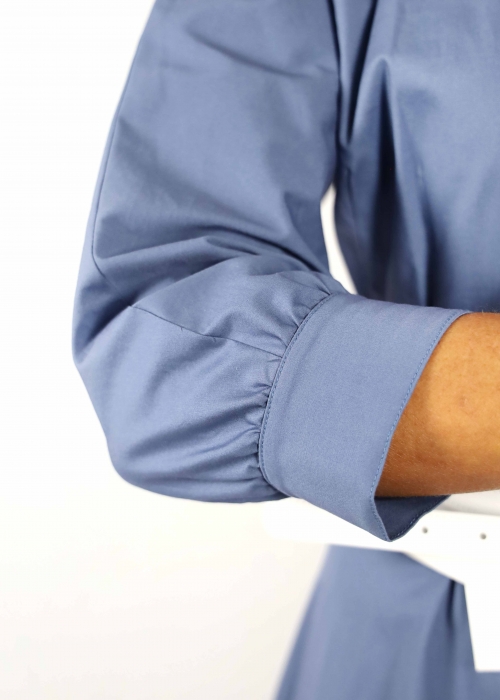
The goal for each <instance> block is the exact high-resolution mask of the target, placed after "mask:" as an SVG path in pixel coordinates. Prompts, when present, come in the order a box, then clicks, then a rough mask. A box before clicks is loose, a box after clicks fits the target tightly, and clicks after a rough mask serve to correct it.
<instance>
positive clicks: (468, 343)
mask: <svg viewBox="0 0 500 700" xmlns="http://www.w3.org/2000/svg"><path fill="white" fill-rule="evenodd" d="M498 488H500V314H486V313H485V314H483V313H476V314H468V315H465V316H461V317H460V318H459V319H458V320H457V321H455V322H454V323H453V324H452V325H451V326H450V328H449V329H448V331H447V332H446V333H445V334H444V336H443V337H442V338H441V341H440V342H439V344H438V346H437V347H436V349H435V350H434V352H433V354H432V356H431V358H430V359H429V361H428V363H427V365H426V367H425V370H424V372H423V373H422V375H421V377H420V379H419V381H418V383H417V386H416V387H415V390H414V392H413V394H412V397H411V398H410V401H409V402H408V404H407V406H406V409H405V411H404V412H403V415H402V416H401V419H400V421H399V423H398V426H397V428H396V431H395V433H394V436H393V439H392V442H391V446H390V449H389V453H388V456H387V460H386V463H385V467H384V471H383V473H382V477H381V480H380V483H379V486H378V489H377V496H421V495H438V494H452V493H466V492H469V491H487V490H491V489H498Z"/></svg>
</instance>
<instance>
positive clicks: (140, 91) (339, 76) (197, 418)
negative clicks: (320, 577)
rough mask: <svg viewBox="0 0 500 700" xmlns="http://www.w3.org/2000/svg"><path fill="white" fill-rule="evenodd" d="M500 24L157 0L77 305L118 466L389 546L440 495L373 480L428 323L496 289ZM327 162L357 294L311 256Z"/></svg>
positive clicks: (375, 5) (448, 16)
mask: <svg viewBox="0 0 500 700" xmlns="http://www.w3.org/2000/svg"><path fill="white" fill-rule="evenodd" d="M499 30H500V5H498V4H497V2H496V0H495V1H494V0H484V1H483V2H481V3H477V2H475V1H473V0H419V2H415V0H398V1H396V0H384V1H383V2H382V1H381V0H380V1H379V2H375V0H333V2H330V0H307V2H305V0H157V2H156V4H155V6H154V8H153V11H152V14H151V17H150V19H149V22H148V24H147V27H146V29H145V32H144V34H143V37H142V39H141V42H140V45H139V47H138V50H137V54H136V57H135V60H134V64H133V66H132V69H131V72H130V75H129V79H128V82H127V85H126V87H125V90H124V92H123V96H122V99H121V102H120V105H119V107H118V110H117V113H116V115H115V119H114V122H113V125H112V129H111V132H110V136H109V139H108V144H107V147H106V153H105V156H104V159H103V163H102V167H101V172H100V175H99V180H98V184H97V188H96V193H95V197H94V203H93V207H92V213H91V216H90V219H89V226H88V231H87V236H86V240H85V246H84V251H83V257H82V263H81V268H80V275H79V280H78V288H77V293H76V300H75V313H74V335H73V349H74V358H75V362H76V364H77V367H78V369H79V371H80V373H81V375H82V377H83V380H84V382H85V385H86V387H87V389H88V392H89V394H90V397H91V399H92V402H93V404H94V407H95V410H96V412H97V414H98V416H99V419H100V421H101V424H102V427H103V430H104V433H105V435H106V439H107V443H108V447H109V452H110V456H111V459H112V462H113V464H114V466H115V468H116V469H117V471H118V472H119V473H120V474H121V475H122V476H123V478H125V479H127V480H128V481H130V482H131V483H133V484H136V485H138V486H141V487H143V488H147V489H150V490H153V491H157V492H159V493H163V494H168V495H170V496H176V497H182V498H192V499H200V500H207V501H233V502H244V501H260V500H268V499H277V498H283V497H285V496H286V495H292V496H297V497H300V498H304V499H307V500H309V501H310V502H312V503H315V504H317V505H319V506H321V507H323V508H325V509H326V510H329V511H330V512H332V513H335V514H337V515H339V516H341V517H342V518H345V519H346V520H349V521H350V522H352V523H355V524H356V525H358V526H360V527H362V528H364V529H366V530H367V531H369V532H371V533H373V534H374V535H376V536H377V537H380V538H382V539H385V540H392V539H394V538H396V537H399V536H400V535H402V534H403V533H404V532H405V531H406V530H407V529H408V528H409V527H411V526H412V525H413V524H414V523H415V522H416V520H417V519H418V518H419V517H420V515H422V514H423V513H424V512H426V511H427V510H429V509H430V508H432V507H434V506H435V505H436V504H437V503H439V502H440V500H442V499H439V498H414V499H376V498H374V493H375V489H376V486H377V483H378V480H379V477H380V473H381V470H382V468H383V464H384V460H385V456H386V453H387V449H388V446H389V443H390V438H391V436H392V434H393V431H394V429H395V427H396V425H397V422H398V419H399V417H400V415H401V412H402V410H403V409H404V406H405V405H406V402H407V401H408V399H409V397H410V395H411V392H412V390H413V388H414V386H415V384H416V381H417V380H418V377H419V376H420V374H421V372H422V370H423V368H424V367H425V363H426V362H427V360H428V358H429V356H430V354H431V352H432V350H433V348H434V347H435V345H436V344H437V342H438V341H439V339H440V338H441V336H442V334H443V333H444V332H445V331H446V329H447V328H448V327H449V325H450V324H451V323H452V322H453V321H454V320H455V319H456V318H457V317H458V316H459V315H460V314H462V313H466V312H467V311H469V310H480V309H482V310H498V309H499V307H500V275H499V261H500V235H499V233H498V231H499V224H498V221H499V220H500V217H499V213H500V212H499V208H500V207H499V204H498V203H499V202H500V191H499V190H500V179H499V178H498V162H499V160H498V156H499V146H500V129H499V128H498V108H499V105H500V83H499V81H498V75H500V65H499V64H500V46H499V39H498V37H499V36H500V32H499ZM331 182H334V184H335V187H336V190H337V204H336V223H337V229H338V233H339V238H340V242H341V245H342V249H343V251H344V254H345V256H346V260H347V262H348V265H349V268H350V270H351V273H352V275H353V278H354V281H355V283H356V286H357V289H358V291H359V295H352V294H349V293H347V292H346V290H345V289H343V288H342V286H341V285H340V284H339V283H338V282H336V281H335V280H334V279H333V278H332V277H331V275H330V273H329V271H328V263H327V257H326V251H325V247H324V242H323V236H322V227H321V219H320V201H321V198H322V196H323V194H324V193H325V191H326V189H327V188H328V186H329V185H330V183H331ZM364 554H366V553H358V554H357V555H356V556H358V557H361V560H362V557H363V556H364ZM366 556H368V555H367V554H366ZM370 557H372V559H373V557H375V558H376V557H377V555H373V554H370ZM361 560H360V561H361ZM367 561H368V560H367ZM386 561H388V559H387V555H385V558H383V559H380V566H382V567H383V562H386ZM398 561H399V560H398ZM354 568H355V567H354ZM396 569H397V567H396ZM352 571H353V567H351V568H349V567H346V571H345V576H346V577H347V578H346V579H345V580H346V581H348V579H349V577H350V576H352V575H353V574H352ZM423 571H425V574H422V576H426V575H429V574H428V572H427V570H425V569H423ZM338 575H339V576H341V574H338ZM405 575H406V574H405V573H404V572H402V573H398V574H397V577H396V578H395V579H394V585H395V586H398V585H400V586H401V587H402V588H401V591H400V592H401V595H403V591H404V590H406V583H405ZM432 580H436V579H435V578H434V579H432ZM397 581H400V583H399V584H398V583H397ZM332 585H333V584H332ZM366 585H369V582H368V581H366ZM374 585H377V584H374ZM438 588H439V587H438ZM438 588H435V590H438ZM432 589H433V587H432V585H430V587H429V590H432ZM331 600H332V601H336V602H335V603H334V602H332V603H331V604H332V605H338V606H340V607H339V609H338V611H337V612H339V614H341V612H342V600H341V596H340V595H339V598H338V600H337V597H336V596H335V595H333V596H332V598H331ZM412 600H413V599H412V597H411V595H410V594H408V605H410V606H411V605H412V604H414V603H415V601H413V602H412ZM415 604H417V603H415ZM418 604H420V603H418ZM363 619H364V621H365V623H366V625H368V627H369V629H370V630H371V632H370V634H371V635H372V638H373V640H376V639H377V635H378V625H379V622H378V621H377V618H376V616H374V618H373V620H370V618H369V614H368V613H366V615H365V616H364V618H363ZM422 619H423V618H422ZM325 620H326V617H325ZM325 624H327V622H325ZM402 624H404V621H402ZM422 624H423V625H425V624H426V623H425V621H424V619H423V621H422ZM370 625H371V627H370ZM304 634H306V632H304ZM311 634H312V635H313V636H312V637H311V639H312V643H314V639H315V636H314V635H315V634H316V632H314V633H313V632H311ZM456 634H459V635H462V636H463V637H464V639H467V638H468V637H467V635H468V629H467V628H466V627H465V626H464V625H463V624H462V625H461V626H460V625H459V626H458V627H457V630H456ZM317 639H318V644H320V643H321V640H320V636H318V637H317ZM395 643H396V642H395ZM305 647H306V645H305V642H304V638H303V637H301V640H300V641H299V646H298V647H297V649H298V651H297V652H296V656H295V658H297V655H299V656H300V653H301V652H300V649H301V648H304V649H305ZM304 653H305V654H307V652H306V651H304ZM366 653H367V654H368V653H369V652H368V651H366ZM382 656H383V655H382ZM388 658H389V656H388ZM447 658H448V657H447ZM449 659H450V661H449V663H450V664H452V663H454V660H453V658H452V657H449ZM360 663H361V664H363V665H364V664H365V661H364V659H363V658H362V659H360ZM467 663H469V662H467ZM301 668H302V669H303V673H304V674H305V675H304V676H303V679H304V678H305V679H306V681H307V674H308V671H307V668H308V665H307V663H304V664H302V666H301ZM421 672H422V673H423V674H424V675H425V673H426V669H425V667H422V668H421ZM467 673H469V674H474V671H473V669H472V666H470V664H469V666H468V667H467ZM303 679H302V680H301V681H300V682H299V681H298V680H297V687H299V686H300V687H303V686H302V685H300V684H301V683H302V682H303ZM387 682H388V683H389V681H387ZM336 683H338V688H336V689H335V692H334V691H333V690H332V697H338V698H342V700H351V697H352V700H355V698H354V697H353V696H352V695H350V694H349V693H348V690H347V688H348V687H349V686H348V685H342V684H343V681H342V677H341V674H340V675H338V676H337V680H336ZM317 687H318V688H320V687H323V686H321V684H319V685H318V686H317ZM495 687H496V688H498V693H497V696H496V697H500V682H498V685H496V686H495ZM394 688H396V686H394ZM283 692H284V693H285V695H284V696H283V697H288V696H287V695H286V693H287V692H289V693H291V692H292V691H291V690H288V691H285V690H284V691H283ZM325 692H326V691H325ZM412 692H413V691H412ZM416 692H417V691H415V693H416ZM321 693H323V694H321ZM391 693H392V694H391ZM395 693H396V690H393V689H392V687H391V685H390V683H389V685H386V686H384V687H383V688H382V686H381V687H380V688H377V687H376V685H375V686H374V687H373V694H372V695H371V696H370V697H371V698H372V699H373V700H379V698H380V700H382V699H383V700H392V698H393V697H394V700H396V698H397V699H398V700H401V698H402V697H403V696H401V695H400V694H399V695H398V694H395ZM415 693H414V694H413V695H411V694H410V695H408V696H407V697H408V698H409V699H410V698H411V700H413V698H417V697H418V699H419V700H420V698H422V700H424V697H425V696H423V695H415ZM290 697H295V696H293V695H290ZM297 697H298V696H297ZM300 697H304V698H305V697H308V699H310V700H316V698H317V700H323V699H324V698H325V699H326V697H329V696H328V695H325V693H324V692H323V691H321V692H320V691H319V690H318V694H317V695H304V696H300ZM450 697H452V698H455V695H450ZM456 697H457V698H460V700H462V697H465V696H462V695H460V696H459V695H457V696H456ZM475 697H478V698H479V696H477V695H476V696H475ZM484 698H488V700H489V698H490V696H489V695H484ZM356 700H358V698H356ZM480 700H482V697H481V698H480Z"/></svg>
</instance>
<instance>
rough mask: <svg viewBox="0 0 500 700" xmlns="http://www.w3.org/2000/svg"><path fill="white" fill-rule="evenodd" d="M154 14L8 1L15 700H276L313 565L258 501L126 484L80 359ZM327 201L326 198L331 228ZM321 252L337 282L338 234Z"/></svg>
mask: <svg viewBox="0 0 500 700" xmlns="http://www.w3.org/2000/svg"><path fill="white" fill-rule="evenodd" d="M150 6H151V2H150V0H71V2H69V1H68V0H24V1H22V0H2V2H1V5H0V87H1V93H0V94H1V98H0V104H1V108H0V125H1V129H0V187H1V206H0V226H1V229H0V230H1V244H2V256H1V274H0V286H1V289H0V291H1V299H2V321H3V322H2V331H3V332H2V337H3V341H2V345H1V356H0V357H1V363H0V367H1V387H2V399H3V400H2V403H1V426H2V431H1V434H2V437H1V440H0V528H1V535H0V697H1V698H5V699H6V700H7V699H8V700H114V699H116V700H139V699H140V700H160V699H161V700H170V699H172V700H201V699H203V700H235V699H236V698H237V699H238V700H268V699H269V700H270V698H271V697H272V696H273V693H274V690H275V688H276V684H277V682H278V679H279V675H280V673H281V670H282V665H283V663H284V660H285V658H286V655H287V653H288V651H289V648H290V645H291V643H292V641H293V635H294V633H295V630H296V628H297V625H298V623H299V619H300V616H301V614H302V611H303V608H304V605H305V603H306V600H307V595H308V592H309V590H310V586H311V584H312V581H313V579H314V576H315V573H316V571H317V568H318V566H319V563H320V561H321V556H322V549H321V547H319V546H315V545H305V544H295V543H285V542H276V541H273V540H272V539H271V538H270V537H269V536H268V535H267V534H266V533H265V532H264V530H263V528H262V524H261V520H260V512H259V506H250V505H248V506H232V505H207V504H200V503H192V502H185V501H177V500H173V499H169V498H164V497H161V496H158V495H155V494H151V493H148V492H144V491H140V490H139V489H135V488H134V487H132V486H130V485H128V484H126V483H125V482H123V481H122V480H121V479H120V478H119V477H118V476H117V475H116V474H115V472H114V471H113V469H112V467H111V464H110V462H109V459H108V456H107V452H106V448H105V442H104V438H103V435H102V432H101V429H100V427H99V424H98V422H97V418H96V417H95V415H94V412H93V409H92V407H91V404H90V401H89V399H88V398H87V395H86V393H85V390H84V388H83V384H82V383H81V381H80V378H79V376H78V374H77V372H76V369H75V368H74V366H73V364H72V360H71V350H70V323H71V313H72V304H73V294H74V287H75V282H76V276H77V270H78V264H79V258H80V252H81V248H82V244H83V235H84V229H85V224H86V219H87V216H88V213H89V209H90V202H91V197H92V192H93V188H94V183H95V180H96V177H97V170H98V166H99V162H100V159H101V154H102V151H103V148H104V142H105V138H106V135H107V131H108V128H109V125H110V121H111V118H112V115H113V112H114V109H115V107H116V104H117V102H118V99H119V96H120V93H121V90H122V86H123V84H124V81H125V78H126V75H127V72H128V68H129V65H130V62H131V60H132V57H133V53H134V51H135V46H136V43H137V40H138V38H139V35H140V33H141V31H142V27H143V25H144V22H145V20H146V17H147V14H148V12H149V10H150ZM331 207H332V195H331V193H329V195H328V197H326V198H325V200H324V204H323V213H324V216H325V220H327V221H328V224H330V219H331ZM329 235H330V236H331V232H330V233H329ZM329 251H330V253H331V255H332V260H334V267H335V269H337V266H340V267H338V270H339V276H340V277H341V278H342V279H343V280H345V279H346V278H345V270H344V269H343V267H342V261H341V260H340V259H339V257H338V254H337V252H336V248H335V245H334V243H333V239H332V238H330V239H329ZM346 284H348V282H346Z"/></svg>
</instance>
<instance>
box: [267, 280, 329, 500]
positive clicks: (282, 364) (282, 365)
mask: <svg viewBox="0 0 500 700" xmlns="http://www.w3.org/2000/svg"><path fill="white" fill-rule="evenodd" d="M337 296H338V293H334V292H332V293H330V294H328V296H326V297H325V298H324V299H322V300H321V301H320V302H318V303H317V304H316V306H314V307H313V308H312V309H311V311H309V313H308V314H307V316H306V317H305V318H304V320H303V321H302V323H301V324H300V326H298V328H297V330H296V331H295V333H294V336H293V338H292V339H291V341H290V343H289V344H288V347H287V349H286V350H285V353H284V355H283V357H282V359H281V363H280V366H279V368H278V371H277V372H276V376H275V377H274V381H273V385H272V388H271V392H270V394H269V398H268V400H267V405H266V409H265V412H264V422H263V425H262V429H261V434H260V440H259V453H260V460H259V462H260V470H261V472H262V474H263V475H264V478H265V479H266V481H267V482H268V483H269V484H270V485H271V486H273V484H272V483H271V482H270V481H269V477H268V476H267V473H266V468H265V460H264V439H265V435H266V429H267V423H268V420H269V415H270V413H271V408H272V402H273V398H274V393H275V391H276V388H277V386H278V382H279V380H280V377H281V373H282V371H283V368H284V366H285V363H286V360H287V358H288V355H289V354H290V352H291V350H292V348H293V346H294V345H295V343H296V342H297V340H298V338H299V336H300V334H301V333H302V331H303V330H304V328H305V327H306V325H307V323H309V321H310V319H311V318H312V317H313V316H314V314H315V313H316V312H317V311H319V309H320V308H321V307H322V306H323V304H325V303H326V302H327V301H328V300H329V299H332V297H337ZM273 488H276V487H275V486H273ZM287 495H291V494H287Z"/></svg>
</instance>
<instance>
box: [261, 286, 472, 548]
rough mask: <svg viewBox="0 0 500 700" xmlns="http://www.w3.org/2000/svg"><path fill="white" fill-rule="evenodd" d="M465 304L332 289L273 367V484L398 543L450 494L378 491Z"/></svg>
mask: <svg viewBox="0 0 500 700" xmlns="http://www.w3.org/2000/svg"><path fill="white" fill-rule="evenodd" d="M465 313H468V312H467V311H463V310H453V311H450V309H442V308H436V307H421V306H410V305H406V304H396V303H392V302H386V301H376V300H371V299H367V298H365V297H361V296H358V295H349V294H332V295H331V296H329V297H327V298H326V299H324V300H323V301H322V302H321V303H319V304H318V305H317V306H316V307H315V308H314V309H313V310H312V311H311V312H310V313H309V314H308V316H307V317H306V318H305V319H304V321H303V322H302V324H301V325H300V327H299V328H298V329H297V332H296V333H295V335H294V337H293V339H292V341H291V342H290V344H289V346H288V348H287V350H286V352H285V354H284V356H283V359H282V362H281V365H280V367H279V370H278V371H277V374H276V377H275V380H274V383H273V387H272V390H271V393H270V396H269V400H268V403H267V408H266V412H265V415H264V420H263V424H262V431H261V438H260V445H259V459H260V466H261V469H262V472H263V474H264V476H265V478H266V479H267V480H268V481H269V483H270V484H272V485H273V486H274V487H275V488H276V489H278V490H279V491H281V492H282V493H285V494H287V495H289V496H294V497H296V498H302V499H304V500H307V501H309V502H310V503H313V504H314V505H317V506H319V507H321V508H323V509H325V510H327V511H329V512H331V513H334V514H335V515H337V516H339V517H341V518H343V519H344V520H347V521H349V522H351V523H353V524H354V525H357V526H358V527H361V528H363V529H364V530H367V531H368V532H370V533H372V534H373V535H375V536H377V537H379V538H381V539H383V540H386V541H392V540H394V539H397V538H398V537H400V536H402V535H404V534H405V533H406V532H407V531H408V530H409V529H410V528H411V527H412V526H413V525H414V524H415V523H416V522H417V521H418V519H419V518H420V517H421V516H422V515H424V514H425V513H427V512H428V511H429V510H431V509H432V508H434V507H436V506H437V505H438V504H439V503H441V502H442V501H443V500H444V499H445V498H446V496H439V497H430V496H429V497H412V498H376V497H375V491H376V488H377V485H378V482H379V480H380V476H381V474H382V469H383V467H384V464H385V459H386V456H387V452H388V450H389V445H390V442H391V438H392V435H393V433H394V431H395V429H396V426H397V423H398V421H399V418H400V417H401V414H402V412H403V410H404V408H405V406H406V404H407V402H408V400H409V398H410V396H411V394H412V391H413V389H414V387H415V385H416V383H417V381H418V379H419V377H420V375H421V373H422V371H423V369H424V367H425V365H426V363H427V361H428V359H429V357H430V356H431V353H432V351H433V349H434V348H435V347H436V345H437V343H438V342H439V340H440V338H441V337H442V335H443V334H444V333H445V332H446V330H447V329H448V328H449V326H450V325H451V324H452V323H453V321H455V320H456V319H457V318H458V317H459V316H461V315H463V314H465Z"/></svg>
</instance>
